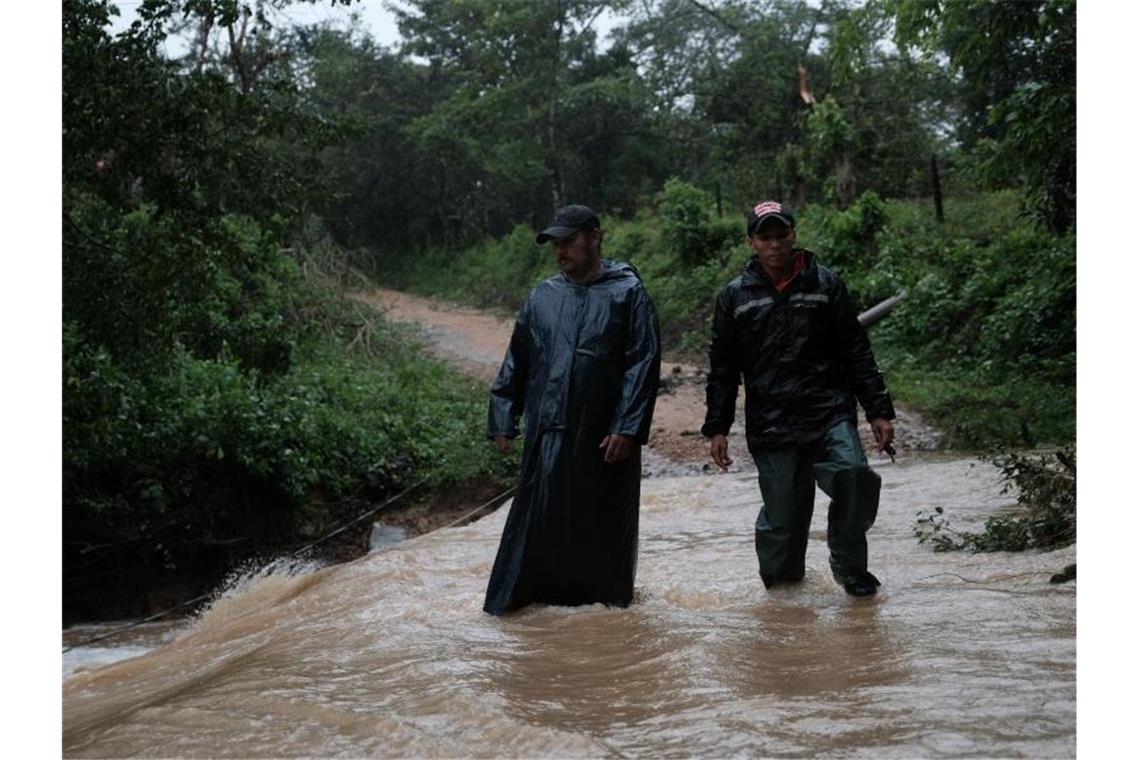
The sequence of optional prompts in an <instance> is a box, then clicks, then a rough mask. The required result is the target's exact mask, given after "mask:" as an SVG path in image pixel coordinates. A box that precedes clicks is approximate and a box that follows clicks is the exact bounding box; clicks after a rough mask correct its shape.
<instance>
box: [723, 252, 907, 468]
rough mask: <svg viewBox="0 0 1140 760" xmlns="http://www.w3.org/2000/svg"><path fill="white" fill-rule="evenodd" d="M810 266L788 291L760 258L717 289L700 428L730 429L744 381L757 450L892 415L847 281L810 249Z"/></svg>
mask: <svg viewBox="0 0 1140 760" xmlns="http://www.w3.org/2000/svg"><path fill="white" fill-rule="evenodd" d="M803 254H804V256H805V259H806V261H805V266H804V269H803V271H801V272H800V273H799V274H798V275H797V276H796V278H795V279H794V280H792V282H791V283H789V284H788V285H787V286H786V287H785V288H784V290H783V291H777V290H776V288H775V286H774V285H773V284H772V283H771V281H770V280H769V279H768V278H767V276H766V275H765V274H764V272H763V270H762V269H761V267H760V263H759V261H757V259H756V257H753V258H752V260H751V261H749V263H748V264H747V266H745V268H744V273H743V274H742V275H741V276H740V277H737V278H736V279H735V280H733V281H732V282H730V283H729V284H728V285H727V286H726V287H725V288H724V289H723V290H722V291H721V292H720V294H719V295H718V296H717V300H716V311H715V313H714V315H713V329H712V342H711V344H710V346H709V375H708V384H707V386H706V389H705V399H706V405H707V408H708V411H707V414H706V416H705V424H704V426H703V427H702V428H701V432H702V433H704V435H706V436H713V435H716V434H718V433H719V434H724V435H727V434H728V431H729V429H730V428H731V427H732V423H733V418H734V416H735V411H736V394H737V386H738V385H739V384H740V378H741V376H742V375H743V377H744V385H745V394H744V397H745V404H744V408H745V428H744V430H745V437H746V438H747V440H748V448H749V449H750V450H756V449H765V448H774V447H778V446H787V445H796V444H805V443H811V442H814V441H818V440H820V439H821V438H823V436H824V434H825V433H826V432H827V430H828V429H829V428H830V427H832V426H833V425H835V424H836V423H838V422H841V421H843V420H850V421H851V422H852V423H854V422H855V399H856V398H857V399H858V400H859V403H860V404H861V405H862V406H863V410H864V412H865V413H866V415H867V419H875V418H879V417H881V418H883V419H888V420H889V419H894V416H895V410H894V406H893V405H892V404H891V397H890V394H889V393H888V392H887V386H886V383H884V381H883V376H882V374H881V373H880V372H879V368H878V366H877V365H876V364H875V357H874V356H873V355H872V354H871V344H870V342H869V341H868V340H867V333H866V330H864V329H863V326H862V325H860V324H859V320H858V317H857V315H856V314H855V310H854V308H853V307H852V305H851V299H850V297H849V296H848V294H847V288H846V286H844V284H843V282H842V281H841V280H840V279H839V277H838V276H836V275H835V274H834V273H833V272H831V271H830V270H828V269H825V268H824V267H821V266H819V265H817V264H816V263H815V261H814V255H813V254H812V253H811V252H810V251H807V250H804V251H803Z"/></svg>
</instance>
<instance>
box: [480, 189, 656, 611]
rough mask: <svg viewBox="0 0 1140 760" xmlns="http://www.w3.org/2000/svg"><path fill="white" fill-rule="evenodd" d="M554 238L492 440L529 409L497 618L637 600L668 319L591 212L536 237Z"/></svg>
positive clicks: (497, 387) (503, 441)
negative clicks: (643, 496) (550, 270)
mask: <svg viewBox="0 0 1140 760" xmlns="http://www.w3.org/2000/svg"><path fill="white" fill-rule="evenodd" d="M548 241H553V242H554V254H555V259H556V261H557V263H558V267H559V270H560V272H559V273H558V274H557V275H555V276H553V277H551V278H550V279H548V280H546V281H544V282H542V283H540V284H539V285H538V286H537V287H535V289H534V290H533V291H531V293H530V296H529V297H528V298H527V300H526V303H525V304H524V305H523V307H522V310H521V311H520V312H519V314H518V318H517V321H516V322H515V327H514V333H513V335H512V336H511V342H510V346H509V347H508V349H507V353H506V357H505V358H504V359H503V365H502V368H501V369H500V370H499V375H498V377H497V378H496V379H495V382H494V384H493V385H492V387H491V403H490V411H489V414H488V426H487V437H488V438H490V439H492V440H494V441H495V444H496V445H497V446H498V447H499V450H500V451H502V452H503V453H506V452H507V451H509V449H510V446H511V439H513V438H516V437H518V435H519V428H518V420H519V417H520V416H521V415H522V414H523V413H525V414H526V424H525V439H524V443H523V454H522V471H521V474H520V477H519V487H518V491H517V493H516V494H515V499H514V503H513V504H512V505H511V511H510V514H509V515H508V516H507V522H506V525H505V526H504V528H503V536H502V539H501V541H500V543H499V551H498V554H497V556H496V557H495V565H494V569H493V570H492V571H491V579H490V582H489V583H488V586H487V597H486V600H485V602H484V605H483V609H484V610H485V611H487V612H489V613H491V614H492V615H501V614H502V613H504V612H508V611H510V610H514V609H518V608H519V607H523V606H525V605H527V604H530V603H531V602H542V603H546V604H565V605H576V604H591V603H595V602H602V603H605V604H610V605H617V606H621V607H624V606H627V605H628V604H629V603H630V601H631V600H632V599H633V580H634V574H635V572H636V569H637V524H638V506H639V501H640V489H641V482H640V481H641V446H643V445H645V444H646V443H648V441H649V425H650V421H651V419H652V417H653V406H654V403H655V401H656V399H657V382H658V378H659V375H660V369H661V352H660V339H659V335H658V326H657V315H656V311H655V310H654V307H653V302H652V301H651V300H650V298H649V294H648V293H647V292H646V290H645V286H644V285H643V284H642V282H641V278H640V276H639V275H638V273H637V270H636V269H634V268H633V267H632V266H630V265H628V264H622V263H619V262H614V261H609V260H604V259H602V258H601V243H602V230H601V226H600V223H599V221H598V218H597V216H596V215H595V214H594V212H593V211H591V210H590V209H589V208H587V207H586V206H566V207H564V208H561V209H559V210H558V211H557V212H556V216H555V220H554V223H553V224H552V225H551V226H550V227H548V228H547V229H545V230H543V231H542V232H541V233H539V235H538V236H537V238H536V242H538V243H540V244H541V243H545V242H548Z"/></svg>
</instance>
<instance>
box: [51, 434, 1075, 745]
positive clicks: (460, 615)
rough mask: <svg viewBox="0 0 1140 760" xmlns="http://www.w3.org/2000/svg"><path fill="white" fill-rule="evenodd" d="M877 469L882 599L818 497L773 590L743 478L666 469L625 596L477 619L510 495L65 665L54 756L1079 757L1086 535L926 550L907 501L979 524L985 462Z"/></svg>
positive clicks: (649, 487) (985, 511) (264, 581)
mask: <svg viewBox="0 0 1140 760" xmlns="http://www.w3.org/2000/svg"><path fill="white" fill-rule="evenodd" d="M875 467H876V470H877V471H878V472H879V473H880V475H882V477H883V500H882V506H881V509H880V514H879V519H878V522H877V524H876V526H875V527H874V528H873V529H872V531H871V533H870V535H869V542H870V551H871V569H872V570H873V571H874V572H875V573H876V574H877V575H878V576H879V577H880V578H881V579H882V580H883V587H882V589H881V590H880V593H879V595H878V596H877V597H872V598H869V599H852V598H848V597H847V596H846V595H845V594H844V593H843V591H842V589H841V588H839V587H838V586H837V585H836V584H835V583H834V582H833V581H832V580H831V578H830V575H829V574H828V572H827V550H826V543H825V541H826V539H825V531H826V513H827V508H826V507H827V503H826V497H824V496H823V495H822V494H821V493H820V494H818V497H819V498H818V501H817V505H816V513H815V518H814V521H813V526H812V527H813V530H812V533H811V541H810V546H809V549H808V567H809V569H808V575H807V578H806V579H805V581H804V583H803V584H802V585H800V586H798V587H794V588H787V589H780V590H779V591H778V593H768V592H765V590H764V589H763V586H762V585H761V583H760V580H759V577H758V576H757V572H756V565H755V556H754V554H753V550H752V528H751V526H752V523H753V520H754V519H755V513H756V510H757V508H758V506H759V494H758V489H757V487H756V482H755V480H754V477H753V475H752V474H750V473H748V472H746V471H740V472H734V473H729V474H723V475H715V476H714V475H690V476H683V477H658V478H652V479H647V480H644V481H643V483H642V510H641V543H640V562H639V567H638V575H637V589H638V592H637V594H638V596H637V599H636V601H635V604H634V605H633V606H631V607H630V608H629V609H624V610H622V609H608V608H605V607H602V606H600V605H594V606H589V607H579V608H559V607H543V606H532V607H530V608H527V609H525V610H523V611H521V612H519V613H517V614H514V615H512V616H507V617H504V618H494V617H491V616H488V615H486V614H484V613H483V612H482V611H481V606H482V600H483V591H484V589H485V586H486V581H487V577H488V575H489V573H490V569H491V562H492V559H493V558H494V554H495V548H496V546H497V542H498V538H499V533H500V531H501V529H502V525H503V521H504V519H505V517H506V511H507V510H506V509H500V510H499V511H497V512H496V513H495V514H493V515H490V516H488V517H486V518H484V519H482V520H479V521H478V522H475V523H473V524H471V525H468V526H465V527H459V528H449V529H445V530H440V531H436V532H434V533H429V534H426V535H423V536H419V537H416V538H412V539H409V540H406V541H401V542H399V543H396V544H393V545H390V546H386V547H385V548H383V550H381V551H376V552H374V553H372V554H369V555H368V556H366V557H363V558H361V559H359V560H357V561H354V562H351V563H348V564H343V565H337V566H332V567H325V568H316V569H307V570H305V569H302V570H300V571H297V570H294V571H292V572H285V571H279V572H268V573H262V574H257V575H253V576H250V577H248V578H247V579H246V580H245V581H244V582H243V583H240V584H238V585H237V586H236V587H234V588H233V589H231V590H230V591H229V592H227V593H226V594H225V595H223V596H222V597H221V598H220V599H219V600H218V601H217V602H215V603H214V604H213V605H212V606H211V607H210V608H209V609H208V610H207V611H206V612H205V613H204V614H202V615H201V617H200V618H199V619H198V620H197V621H195V622H194V623H193V624H192V625H190V626H189V627H187V628H184V629H170V628H167V629H164V630H162V631H161V632H160V633H158V634H155V635H158V637H159V641H157V642H152V644H153V643H158V644H159V645H158V646H157V648H155V649H153V650H151V651H148V652H146V653H145V654H142V655H141V656H138V657H133V658H130V659H126V660H122V661H119V662H114V663H111V664H109V665H103V666H102V667H98V665H99V664H100V663H99V660H98V658H91V659H89V660H88V661H86V662H79V663H73V668H72V670H74V673H73V674H72V675H71V676H70V677H69V678H67V679H66V680H65V681H64V685H63V713H64V723H63V746H64V754H65V755H66V756H68V757H96V756H98V757H107V756H136V755H137V756H165V757H170V756H175V757H185V756H195V757H238V756H240V757H286V756H314V755H315V756H399V757H404V756H420V757H423V756H430V757H441V756H448V757H454V756H530V757H533V756H547V757H549V756H560V757H565V756H627V755H636V756H649V755H654V756H656V755H666V756H693V755H697V756H727V755H761V756H818V755H826V756H832V757H836V756H839V757H849V756H854V757H876V758H877V757H916V756H922V757H937V756H963V755H971V756H977V755H983V756H1029V757H1072V756H1074V755H1075V754H1076V643H1075V634H1076V588H1075V584H1074V583H1068V584H1063V585H1053V584H1050V583H1049V582H1048V580H1049V576H1050V575H1051V574H1053V573H1055V572H1059V571H1060V570H1061V568H1062V567H1064V566H1065V565H1066V564H1068V563H1071V562H1074V561H1075V548H1074V547H1070V548H1067V549H1063V550H1059V551H1055V552H1049V553H1041V552H1026V553H1016V554H1013V553H996V554H985V555H970V554H962V553H947V554H937V553H934V552H932V551H931V549H930V548H929V547H927V546H921V545H919V544H918V543H917V542H916V541H915V538H914V536H913V534H912V529H913V525H914V519H915V512H916V510H918V509H932V508H933V507H934V506H942V507H944V508H945V510H946V513H947V514H948V515H949V516H950V517H951V518H952V519H953V520H954V524H955V526H956V527H962V528H978V527H980V525H981V523H982V522H983V521H984V519H985V518H986V517H987V516H989V515H990V514H992V513H993V512H994V511H995V510H997V509H999V508H1001V507H1003V506H1006V505H1008V504H1009V503H1010V502H1011V499H1010V497H1009V496H1003V495H1001V493H1000V484H999V482H998V477H997V471H996V470H995V469H993V468H992V467H989V466H987V465H984V464H980V463H974V462H971V461H970V460H964V459H957V458H952V457H947V456H945V455H934V454H928V455H918V454H916V455H913V456H911V457H908V458H906V459H900V461H899V463H898V464H890V463H878V462H876V463H875ZM165 639H172V640H168V641H165ZM163 641H165V643H162V642H163Z"/></svg>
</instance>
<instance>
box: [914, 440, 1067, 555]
mask: <svg viewBox="0 0 1140 760" xmlns="http://www.w3.org/2000/svg"><path fill="white" fill-rule="evenodd" d="M993 464H994V465H995V466H997V467H998V468H999V469H1000V470H1001V472H1002V480H1003V481H1004V486H1003V487H1002V493H1010V492H1013V491H1015V492H1016V493H1017V503H1018V509H1017V511H1016V512H1015V513H1012V514H1002V515H995V516H993V517H990V518H989V519H987V520H986V524H985V529H984V530H982V531H981V532H980V533H979V532H971V531H961V532H959V531H956V530H954V529H953V528H951V527H950V519H949V517H947V516H946V514H945V511H944V510H943V508H942V507H935V508H934V511H933V512H925V511H920V512H919V513H918V520H917V521H916V522H915V527H914V534H915V537H916V538H917V539H918V542H919V543H920V544H926V543H929V544H930V545H931V546H933V547H934V550H935V551H938V552H946V551H962V550H968V551H971V552H996V551H1015V552H1016V551H1024V550H1026V549H1046V550H1048V549H1057V548H1060V547H1064V546H1069V545H1070V544H1072V543H1074V542H1075V541H1076V540H1077V455H1076V450H1075V449H1071V448H1066V449H1062V450H1061V451H1058V452H1056V453H1055V454H1053V455H1052V456H1032V455H1025V454H1017V453H1008V452H1006V453H1000V454H998V455H996V456H995V457H994V459H993Z"/></svg>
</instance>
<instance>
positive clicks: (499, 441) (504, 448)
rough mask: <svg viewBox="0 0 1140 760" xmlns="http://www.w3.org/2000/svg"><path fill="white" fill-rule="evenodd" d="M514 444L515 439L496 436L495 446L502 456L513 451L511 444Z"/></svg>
mask: <svg viewBox="0 0 1140 760" xmlns="http://www.w3.org/2000/svg"><path fill="white" fill-rule="evenodd" d="M513 442H514V439H513V438H507V437H506V436H505V435H497V436H495V445H496V446H497V447H498V448H499V453H500V454H508V453H510V450H511V444H512V443H513Z"/></svg>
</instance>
